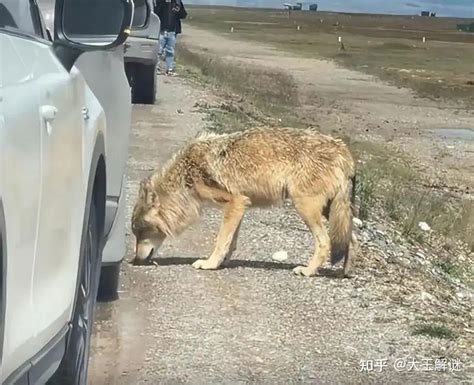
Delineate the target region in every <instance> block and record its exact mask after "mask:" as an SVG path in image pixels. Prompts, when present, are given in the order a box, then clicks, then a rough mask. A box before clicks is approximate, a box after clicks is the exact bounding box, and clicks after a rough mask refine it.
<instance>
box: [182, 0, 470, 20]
mask: <svg viewBox="0 0 474 385" xmlns="http://www.w3.org/2000/svg"><path fill="white" fill-rule="evenodd" d="M183 2H184V3H185V4H186V3H188V4H202V5H204V4H206V5H229V6H245V7H263V8H283V3H285V2H288V3H293V4H294V3H297V2H301V3H303V4H311V3H316V4H318V9H319V10H321V11H337V12H363V13H388V14H407V15H414V14H419V13H420V12H421V11H422V10H423V11H431V12H436V15H437V16H453V17H471V18H474V0H290V1H289V0H183ZM305 8H307V6H306V7H305Z"/></svg>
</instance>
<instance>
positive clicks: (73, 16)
mask: <svg viewBox="0 0 474 385" xmlns="http://www.w3.org/2000/svg"><path fill="white" fill-rule="evenodd" d="M95 2H97V0H74V1H68V2H66V3H65V6H64V11H63V12H64V13H63V19H64V25H67V26H68V29H67V30H64V32H65V34H66V35H67V36H68V37H84V31H88V32H89V34H88V35H89V36H91V37H93V36H103V35H106V34H110V35H115V34H116V33H117V32H118V31H119V30H120V27H121V25H122V17H123V15H122V14H120V13H119V12H117V11H116V9H117V1H116V0H101V1H100V6H97V5H94V9H95V13H94V14H91V13H90V12H88V10H89V9H90V8H92V7H89V6H87V4H93V3H95Z"/></svg>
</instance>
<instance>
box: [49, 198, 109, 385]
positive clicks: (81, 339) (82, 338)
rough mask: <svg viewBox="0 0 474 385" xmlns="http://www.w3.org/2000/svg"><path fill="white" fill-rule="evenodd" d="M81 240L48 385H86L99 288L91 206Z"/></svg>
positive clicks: (96, 231) (94, 215)
mask: <svg viewBox="0 0 474 385" xmlns="http://www.w3.org/2000/svg"><path fill="white" fill-rule="evenodd" d="M83 232H85V234H83V237H82V244H81V255H80V260H79V282H78V285H77V289H76V299H75V304H74V312H73V316H72V320H71V330H70V332H69V336H68V340H67V345H66V352H65V354H64V357H63V359H62V361H61V364H60V366H59V368H58V370H57V371H56V373H55V374H54V376H53V377H52V378H51V380H49V381H48V385H86V383H87V369H88V364H89V352H90V341H91V335H92V325H93V321H94V312H95V304H96V297H97V289H98V287H99V273H100V255H99V238H98V232H99V227H98V222H97V211H96V208H95V205H94V202H92V203H91V206H90V212H89V218H88V221H87V224H86V227H85V229H84V230H83Z"/></svg>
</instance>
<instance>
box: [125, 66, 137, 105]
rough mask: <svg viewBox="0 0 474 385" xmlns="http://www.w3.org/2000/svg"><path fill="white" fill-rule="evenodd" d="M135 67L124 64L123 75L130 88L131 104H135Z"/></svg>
mask: <svg viewBox="0 0 474 385" xmlns="http://www.w3.org/2000/svg"><path fill="white" fill-rule="evenodd" d="M136 67H137V65H136V64H135V63H125V74H126V75H127V80H128V84H129V86H130V92H131V96H132V103H136V102H135V100H136V95H135V90H136V88H137V87H136V83H135V72H136Z"/></svg>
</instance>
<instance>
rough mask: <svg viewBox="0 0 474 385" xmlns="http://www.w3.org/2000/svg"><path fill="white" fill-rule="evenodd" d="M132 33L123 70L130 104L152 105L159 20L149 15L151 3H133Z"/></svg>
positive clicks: (126, 46)
mask: <svg viewBox="0 0 474 385" xmlns="http://www.w3.org/2000/svg"><path fill="white" fill-rule="evenodd" d="M134 2H135V13H134V16H133V23H132V32H131V34H130V37H129V38H128V39H127V42H126V43H125V70H126V73H127V77H128V80H129V82H130V87H131V88H132V102H133V103H141V104H153V103H154V102H155V98H156V68H157V65H158V51H159V36H160V19H159V18H158V16H157V15H156V14H154V13H153V1H152V0H134Z"/></svg>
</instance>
